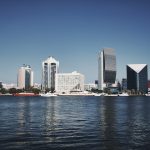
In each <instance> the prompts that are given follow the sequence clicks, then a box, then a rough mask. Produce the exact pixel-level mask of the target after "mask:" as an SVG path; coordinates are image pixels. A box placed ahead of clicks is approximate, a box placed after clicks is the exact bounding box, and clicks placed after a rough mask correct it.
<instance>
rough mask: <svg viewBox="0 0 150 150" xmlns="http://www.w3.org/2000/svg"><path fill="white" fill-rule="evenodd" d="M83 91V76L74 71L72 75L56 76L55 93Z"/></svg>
mask: <svg viewBox="0 0 150 150" xmlns="http://www.w3.org/2000/svg"><path fill="white" fill-rule="evenodd" d="M81 91H84V75H82V74H80V73H78V72H76V71H74V72H72V73H58V74H56V92H57V93H67V94H68V93H70V92H81Z"/></svg>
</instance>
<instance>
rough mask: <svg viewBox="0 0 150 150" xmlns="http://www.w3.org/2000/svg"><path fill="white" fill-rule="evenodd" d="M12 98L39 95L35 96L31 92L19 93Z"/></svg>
mask: <svg viewBox="0 0 150 150" xmlns="http://www.w3.org/2000/svg"><path fill="white" fill-rule="evenodd" d="M13 96H39V94H35V93H32V92H21V93H15V94H13Z"/></svg>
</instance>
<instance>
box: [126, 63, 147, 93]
mask: <svg viewBox="0 0 150 150" xmlns="http://www.w3.org/2000/svg"><path fill="white" fill-rule="evenodd" d="M147 82H148V73H147V65H146V64H129V65H127V89H128V90H135V91H141V92H144V93H147V91H148V84H147Z"/></svg>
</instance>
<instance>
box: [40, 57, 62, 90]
mask: <svg viewBox="0 0 150 150" xmlns="http://www.w3.org/2000/svg"><path fill="white" fill-rule="evenodd" d="M58 69H59V61H57V60H56V59H55V58H53V57H48V59H46V60H45V61H43V62H42V90H46V89H50V90H51V91H54V90H55V74H56V73H58Z"/></svg>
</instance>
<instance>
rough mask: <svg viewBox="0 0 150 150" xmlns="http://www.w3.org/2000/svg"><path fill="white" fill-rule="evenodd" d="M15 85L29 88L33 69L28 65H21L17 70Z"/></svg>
mask: <svg viewBox="0 0 150 150" xmlns="http://www.w3.org/2000/svg"><path fill="white" fill-rule="evenodd" d="M17 80H18V81H17V86H18V88H20V89H29V88H30V87H32V86H33V71H32V69H31V67H30V66H29V65H25V64H24V65H23V66H22V67H21V68H20V69H19V71H18V79H17Z"/></svg>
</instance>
